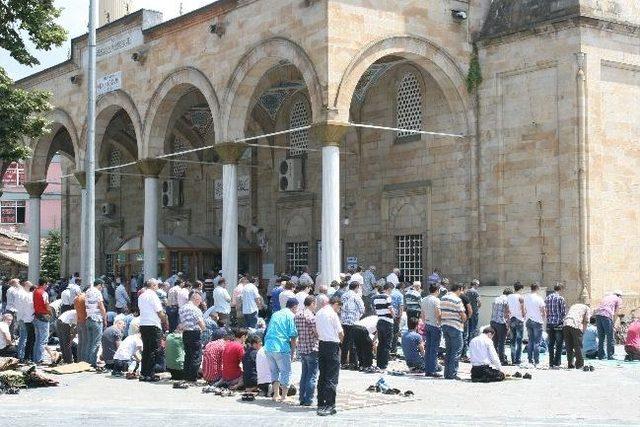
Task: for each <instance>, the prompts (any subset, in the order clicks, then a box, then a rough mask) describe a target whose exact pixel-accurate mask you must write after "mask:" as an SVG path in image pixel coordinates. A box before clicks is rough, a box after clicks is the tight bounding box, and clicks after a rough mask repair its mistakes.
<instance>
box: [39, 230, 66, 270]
mask: <svg viewBox="0 0 640 427" xmlns="http://www.w3.org/2000/svg"><path fill="white" fill-rule="evenodd" d="M60 250H61V238H60V232H59V231H58V230H52V231H51V232H50V233H49V240H48V241H47V244H46V245H45V247H44V251H43V254H42V261H41V263H40V276H41V277H46V278H48V279H49V280H56V279H59V278H60Z"/></svg>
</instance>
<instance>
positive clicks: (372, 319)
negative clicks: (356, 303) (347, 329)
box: [354, 315, 378, 340]
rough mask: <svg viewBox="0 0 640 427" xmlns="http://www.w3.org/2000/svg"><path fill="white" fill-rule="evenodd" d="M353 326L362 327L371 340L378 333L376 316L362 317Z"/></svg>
mask: <svg viewBox="0 0 640 427" xmlns="http://www.w3.org/2000/svg"><path fill="white" fill-rule="evenodd" d="M354 325H358V326H364V327H365V328H367V331H368V332H369V338H371V339H372V340H373V338H374V337H375V334H376V333H377V332H378V316H375V315H373V316H367V317H363V318H362V319H360V320H358V321H357V322H356V323H354Z"/></svg>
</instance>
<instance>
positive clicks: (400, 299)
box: [391, 289, 404, 317]
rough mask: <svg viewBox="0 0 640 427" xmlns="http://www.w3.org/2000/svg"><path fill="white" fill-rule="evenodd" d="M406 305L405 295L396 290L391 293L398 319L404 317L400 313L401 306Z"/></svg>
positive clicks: (392, 303)
mask: <svg viewBox="0 0 640 427" xmlns="http://www.w3.org/2000/svg"><path fill="white" fill-rule="evenodd" d="M403 303H404V295H402V292H400V291H399V290H398V289H394V290H393V291H391V305H392V306H393V309H394V310H395V311H396V317H400V316H402V312H401V311H400V306H401V305H402V304H403Z"/></svg>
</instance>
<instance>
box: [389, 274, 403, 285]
mask: <svg viewBox="0 0 640 427" xmlns="http://www.w3.org/2000/svg"><path fill="white" fill-rule="evenodd" d="M387 282H389V283H393V284H394V285H397V284H398V283H400V279H398V276H397V275H396V273H393V272H392V273H391V274H389V275H388V276H387Z"/></svg>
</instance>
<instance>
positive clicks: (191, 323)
mask: <svg viewBox="0 0 640 427" xmlns="http://www.w3.org/2000/svg"><path fill="white" fill-rule="evenodd" d="M178 314H179V316H180V324H181V325H182V329H184V330H185V331H199V330H200V322H201V321H202V322H204V319H203V316H202V311H201V310H200V309H199V308H198V307H196V306H195V305H194V304H193V303H192V302H188V303H186V304H185V305H183V306H182V307H180V311H179V312H178Z"/></svg>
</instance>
